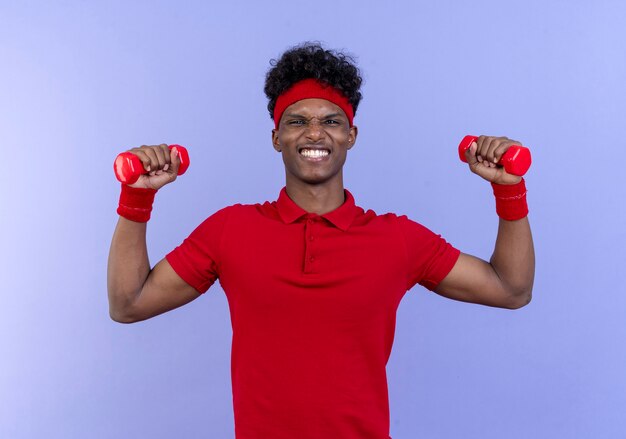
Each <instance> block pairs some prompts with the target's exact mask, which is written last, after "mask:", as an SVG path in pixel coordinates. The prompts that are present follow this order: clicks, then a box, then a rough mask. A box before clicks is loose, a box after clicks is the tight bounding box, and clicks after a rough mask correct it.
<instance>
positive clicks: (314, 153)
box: [300, 149, 330, 157]
mask: <svg viewBox="0 0 626 439" xmlns="http://www.w3.org/2000/svg"><path fill="white" fill-rule="evenodd" d="M300 154H302V155H303V156H305V157H326V156H327V155H328V154H330V153H329V152H328V151H326V150H325V149H303V150H302V151H300Z"/></svg>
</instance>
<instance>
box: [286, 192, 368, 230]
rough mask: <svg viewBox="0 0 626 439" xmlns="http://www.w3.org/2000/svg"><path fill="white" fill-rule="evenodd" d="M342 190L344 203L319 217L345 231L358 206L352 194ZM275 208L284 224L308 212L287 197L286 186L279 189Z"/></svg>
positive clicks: (356, 212) (357, 210)
mask: <svg viewBox="0 0 626 439" xmlns="http://www.w3.org/2000/svg"><path fill="white" fill-rule="evenodd" d="M344 192H345V196H346V200H345V201H344V203H343V204H342V205H341V206H339V207H338V208H337V209H335V210H333V211H332V212H328V213H325V214H324V215H321V217H322V218H325V219H327V220H328V221H330V222H331V223H332V224H333V225H334V226H335V227H337V228H339V229H341V230H343V231H344V232H345V231H346V230H348V227H350V225H351V224H352V221H354V218H355V217H356V215H357V214H358V212H359V208H358V207H356V204H355V202H354V197H353V196H352V194H351V193H350V192H349V191H348V190H347V189H344ZM276 208H277V209H278V214H279V215H280V218H281V219H282V220H283V221H284V222H285V224H291V223H293V222H295V221H296V220H298V219H299V218H301V217H302V216H304V215H307V214H308V212H307V211H306V210H304V209H302V208H301V207H300V206H298V205H297V204H296V203H294V202H293V200H292V199H291V198H289V195H287V188H286V187H284V188H283V189H282V190H281V191H280V195H279V196H278V200H277V201H276Z"/></svg>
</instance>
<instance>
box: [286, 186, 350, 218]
mask: <svg viewBox="0 0 626 439" xmlns="http://www.w3.org/2000/svg"><path fill="white" fill-rule="evenodd" d="M286 189H287V195H289V198H291V200H292V201H293V202H294V203H296V204H297V205H298V206H300V207H301V208H302V209H304V210H306V211H307V212H309V213H316V214H318V215H324V214H325V213H328V212H332V211H333V210H335V209H337V208H338V207H339V206H341V205H342V204H343V203H344V201H345V194H344V189H343V181H341V180H337V181H336V182H335V183H333V184H319V185H311V184H306V183H303V182H301V181H298V182H296V181H289V179H287V185H286Z"/></svg>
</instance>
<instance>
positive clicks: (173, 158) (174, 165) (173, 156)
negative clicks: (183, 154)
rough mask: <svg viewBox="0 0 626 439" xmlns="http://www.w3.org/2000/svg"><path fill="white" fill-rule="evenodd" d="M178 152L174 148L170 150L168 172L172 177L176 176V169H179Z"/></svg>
mask: <svg viewBox="0 0 626 439" xmlns="http://www.w3.org/2000/svg"><path fill="white" fill-rule="evenodd" d="M179 154H180V152H179V151H178V148H176V147H174V148H172V149H171V150H170V163H171V167H170V168H169V171H168V172H171V173H172V174H174V175H178V168H180V155H179Z"/></svg>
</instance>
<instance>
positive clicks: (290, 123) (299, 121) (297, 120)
mask: <svg viewBox="0 0 626 439" xmlns="http://www.w3.org/2000/svg"><path fill="white" fill-rule="evenodd" d="M304 123H305V122H304V121H303V120H302V119H294V120H290V121H288V122H287V124H288V125H304Z"/></svg>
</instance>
